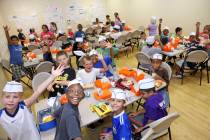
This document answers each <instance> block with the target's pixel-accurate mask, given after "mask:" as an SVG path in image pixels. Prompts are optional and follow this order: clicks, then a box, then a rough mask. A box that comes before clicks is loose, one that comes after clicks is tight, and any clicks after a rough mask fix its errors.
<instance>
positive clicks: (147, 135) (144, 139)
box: [141, 128, 154, 140]
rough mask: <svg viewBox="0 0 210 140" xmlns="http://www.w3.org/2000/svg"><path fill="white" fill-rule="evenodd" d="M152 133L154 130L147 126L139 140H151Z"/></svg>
mask: <svg viewBox="0 0 210 140" xmlns="http://www.w3.org/2000/svg"><path fill="white" fill-rule="evenodd" d="M153 133H154V131H153V130H152V129H151V128H149V129H148V130H147V132H146V133H145V134H144V135H143V136H142V138H141V140H152V134H153Z"/></svg>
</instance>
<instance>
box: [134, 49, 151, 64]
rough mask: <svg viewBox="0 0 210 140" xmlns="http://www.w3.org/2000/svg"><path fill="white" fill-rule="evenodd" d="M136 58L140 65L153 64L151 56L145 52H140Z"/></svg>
mask: <svg viewBox="0 0 210 140" xmlns="http://www.w3.org/2000/svg"><path fill="white" fill-rule="evenodd" d="M135 57H136V59H137V61H138V62H139V63H140V64H151V59H150V57H149V55H147V54H145V53H143V52H138V53H137V54H136V55H135Z"/></svg>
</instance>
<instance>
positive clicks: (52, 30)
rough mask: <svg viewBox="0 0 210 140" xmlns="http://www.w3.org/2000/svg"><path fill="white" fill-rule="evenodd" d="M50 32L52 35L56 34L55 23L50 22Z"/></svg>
mask: <svg viewBox="0 0 210 140" xmlns="http://www.w3.org/2000/svg"><path fill="white" fill-rule="evenodd" d="M50 31H51V32H52V33H54V34H57V31H58V28H57V25H56V23H55V22H50Z"/></svg>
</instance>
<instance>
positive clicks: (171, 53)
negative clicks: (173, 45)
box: [161, 49, 186, 57]
mask: <svg viewBox="0 0 210 140" xmlns="http://www.w3.org/2000/svg"><path fill="white" fill-rule="evenodd" d="M185 51H186V50H185V49H174V50H173V51H171V52H165V51H162V52H161V53H162V54H164V55H166V56H169V57H173V56H177V55H179V54H182V53H184V52H185Z"/></svg>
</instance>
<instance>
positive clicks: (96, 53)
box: [89, 49, 98, 56]
mask: <svg viewBox="0 0 210 140" xmlns="http://www.w3.org/2000/svg"><path fill="white" fill-rule="evenodd" d="M91 55H98V52H97V51H96V50H95V49H93V50H91V51H90V53H89V56H91Z"/></svg>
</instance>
